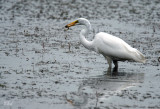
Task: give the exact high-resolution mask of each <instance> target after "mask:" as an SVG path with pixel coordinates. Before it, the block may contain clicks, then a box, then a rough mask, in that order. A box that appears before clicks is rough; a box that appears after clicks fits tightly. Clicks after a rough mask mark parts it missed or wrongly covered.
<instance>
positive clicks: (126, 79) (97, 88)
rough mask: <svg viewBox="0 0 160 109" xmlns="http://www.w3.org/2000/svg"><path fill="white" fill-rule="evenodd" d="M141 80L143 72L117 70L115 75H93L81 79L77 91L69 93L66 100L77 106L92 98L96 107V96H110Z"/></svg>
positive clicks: (85, 103)
mask: <svg viewBox="0 0 160 109" xmlns="http://www.w3.org/2000/svg"><path fill="white" fill-rule="evenodd" d="M143 80H144V74H143V73H125V72H119V73H118V75H117V76H112V75H108V74H104V75H98V76H93V77H90V78H88V79H86V80H83V81H82V83H81V84H80V86H79V88H78V91H77V92H74V93H71V94H70V97H66V100H67V101H68V102H70V103H71V104H72V105H73V106H76V107H79V108H82V107H83V106H85V105H87V104H88V102H89V101H93V100H94V102H95V103H94V104H95V107H97V103H98V98H102V97H105V98H108V97H111V96H113V95H114V94H116V93H117V92H119V91H121V90H124V89H126V88H129V87H131V86H136V85H137V84H139V83H142V82H143Z"/></svg>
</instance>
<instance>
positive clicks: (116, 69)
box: [113, 60, 118, 74]
mask: <svg viewBox="0 0 160 109" xmlns="http://www.w3.org/2000/svg"><path fill="white" fill-rule="evenodd" d="M113 64H114V65H115V67H114V69H113V73H114V74H118V61H115V60H114V61H113Z"/></svg>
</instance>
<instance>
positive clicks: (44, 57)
mask: <svg viewBox="0 0 160 109" xmlns="http://www.w3.org/2000/svg"><path fill="white" fill-rule="evenodd" d="M0 8H1V10H0V39H1V40H0V108H2V109H28V108H30V109H35V108H38V109H44V108H48V109H51V108H52V109H53V108H55V109H64V107H65V108H66V109H75V108H78V109H88V108H91V109H93V108H100V109H101V108H105V109H106V108H107V109H112V108H123V109H125V108H126V109H128V108H130V109H135V108H137V109H139V108H142V109H143V108H144V109H145V108H160V94H159V90H160V85H159V82H160V79H159V76H160V68H159V65H160V62H159V61H158V58H159V57H160V55H159V53H160V45H159V42H160V37H159V36H160V31H159V30H160V21H159V18H160V13H159V8H160V7H159V0H153V1H147V0H144V1H143V0H141V1H139V0H137V1H136V0H135V1H123V0H117V1H112V0H111V1H109V0H107V1H105V0H101V1H94V0H93V1H85V0H82V1H81V0H78V1H75V0H67V1H65V0H63V1H61V2H59V1H58V0H57V1H56V0H55V1H52V0H48V1H43V0H41V1H36V0H35V1H34V0H32V1H26V0H21V1H17V0H12V1H6V0H4V1H3V0H1V1H0ZM93 10H94V11H93ZM79 17H85V18H88V19H89V20H90V22H91V24H92V31H91V34H90V35H89V36H88V37H87V39H89V40H92V38H93V37H94V35H95V34H96V33H98V32H100V31H104V32H107V33H110V34H112V35H115V36H117V37H120V38H122V39H123V40H125V41H126V42H127V43H129V44H130V45H131V46H133V47H135V48H137V49H138V50H140V51H141V52H142V53H143V54H144V55H145V56H146V59H147V63H145V64H141V63H131V62H119V75H118V76H111V75H109V74H107V73H106V72H107V68H108V64H107V61H106V60H105V59H104V57H103V56H101V55H99V54H97V53H95V52H92V51H89V50H87V49H85V48H84V47H83V46H82V45H81V44H80V40H79V32H80V30H81V29H82V28H83V26H79V27H73V28H71V29H70V30H68V31H64V26H65V25H66V24H67V23H69V22H71V21H74V20H75V19H76V18H79Z"/></svg>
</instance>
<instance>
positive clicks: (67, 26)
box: [65, 20, 78, 28]
mask: <svg viewBox="0 0 160 109" xmlns="http://www.w3.org/2000/svg"><path fill="white" fill-rule="evenodd" d="M76 23H78V20H76V21H74V22H71V23H69V24H67V25H66V26H65V27H66V28H69V27H71V26H74V25H75V24H76Z"/></svg>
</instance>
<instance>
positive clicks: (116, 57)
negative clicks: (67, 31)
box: [65, 18, 146, 72]
mask: <svg viewBox="0 0 160 109" xmlns="http://www.w3.org/2000/svg"><path fill="white" fill-rule="evenodd" d="M76 24H80V25H85V29H82V30H81V32H80V40H81V43H82V44H83V45H84V47H86V48H87V49H89V50H93V51H96V52H97V53H100V54H102V55H103V56H104V57H105V58H106V59H107V61H108V64H109V68H108V72H111V68H112V62H113V63H114V65H115V68H114V72H118V62H117V61H125V60H128V61H135V62H142V63H145V61H146V59H145V57H144V56H143V54H142V53H141V52H140V51H138V50H137V49H135V48H132V47H131V46H130V45H129V44H127V43H126V42H125V41H123V40H122V39H120V38H118V37H115V36H113V35H110V34H108V33H104V32H100V33H98V34H96V36H95V38H94V39H93V40H92V41H88V40H87V39H86V38H85V36H87V35H88V33H89V31H90V29H91V24H90V22H89V21H88V20H87V19H85V18H79V19H78V20H76V21H74V22H72V23H70V24H68V25H66V26H65V27H66V28H69V27H71V26H74V25H76Z"/></svg>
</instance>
